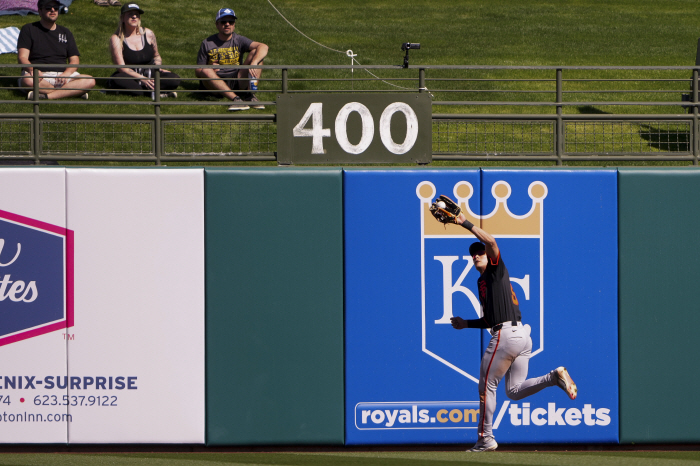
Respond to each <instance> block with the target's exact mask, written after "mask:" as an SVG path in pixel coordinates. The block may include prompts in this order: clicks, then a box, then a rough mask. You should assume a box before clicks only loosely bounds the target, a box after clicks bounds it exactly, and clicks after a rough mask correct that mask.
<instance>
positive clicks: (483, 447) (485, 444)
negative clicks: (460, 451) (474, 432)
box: [467, 437, 498, 453]
mask: <svg viewBox="0 0 700 466" xmlns="http://www.w3.org/2000/svg"><path fill="white" fill-rule="evenodd" d="M496 448H498V444H497V443H496V439H494V438H493V437H491V439H489V440H483V439H479V441H478V442H476V445H474V446H473V447H471V448H470V449H469V450H467V453H481V452H484V451H494V450H495V449H496Z"/></svg>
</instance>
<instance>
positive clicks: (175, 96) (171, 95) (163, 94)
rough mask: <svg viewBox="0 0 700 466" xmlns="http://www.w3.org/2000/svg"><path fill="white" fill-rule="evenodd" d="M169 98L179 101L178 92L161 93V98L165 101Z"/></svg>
mask: <svg viewBox="0 0 700 466" xmlns="http://www.w3.org/2000/svg"><path fill="white" fill-rule="evenodd" d="M167 97H171V98H173V99H177V92H161V93H160V98H161V99H165V98H167Z"/></svg>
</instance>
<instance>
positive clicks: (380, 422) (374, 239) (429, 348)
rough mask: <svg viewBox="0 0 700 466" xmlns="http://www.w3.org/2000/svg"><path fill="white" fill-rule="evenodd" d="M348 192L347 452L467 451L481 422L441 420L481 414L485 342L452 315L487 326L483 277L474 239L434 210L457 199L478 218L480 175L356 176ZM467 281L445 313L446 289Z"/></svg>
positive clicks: (348, 177) (348, 181) (350, 177)
mask: <svg viewBox="0 0 700 466" xmlns="http://www.w3.org/2000/svg"><path fill="white" fill-rule="evenodd" d="M460 186H461V187H460ZM344 190H345V218H346V221H345V271H346V272H345V283H346V297H345V306H346V307H345V339H346V343H345V347H346V353H345V357H346V365H345V371H346V377H345V379H346V405H345V410H346V412H345V419H346V422H345V423H346V443H347V444H349V445H353V444H390V443H393V444H402V443H447V442H452V443H457V442H464V441H465V438H466V436H469V435H472V434H473V435H475V432H476V419H473V421H472V420H471V419H470V420H469V421H467V422H465V421H464V419H463V416H460V419H459V422H442V421H441V420H440V419H448V418H447V417H446V416H447V412H448V411H445V412H444V413H441V414H439V415H438V412H439V411H440V410H441V409H445V408H447V409H448V410H453V409H456V410H457V411H458V412H463V411H464V410H473V409H476V410H477V411H478V409H479V403H478V401H479V396H478V393H477V390H476V382H477V381H478V379H479V361H480V359H481V355H480V335H479V332H473V333H472V334H467V331H463V332H458V331H456V330H454V329H453V328H452V326H451V325H450V323H449V322H450V321H449V317H451V316H452V313H454V315H456V316H461V317H463V318H465V319H476V318H478V312H479V303H478V298H476V294H475V293H477V291H476V277H477V276H478V273H477V272H476V270H475V269H473V267H471V262H470V261H471V259H470V258H467V257H465V256H468V252H467V251H468V248H469V244H471V243H472V242H473V241H475V238H474V236H473V235H472V234H471V233H469V232H468V231H467V230H465V229H464V228H462V227H458V226H456V225H447V226H446V227H443V225H441V224H439V223H438V222H437V221H436V220H435V219H434V218H433V217H432V216H431V215H430V213H429V211H428V206H429V205H430V203H431V202H432V200H433V198H434V197H435V196H436V195H439V194H445V195H447V196H449V197H451V198H452V199H455V197H456V196H455V194H454V191H455V190H458V191H459V192H460V193H461V197H462V198H469V202H470V203H471V205H475V206H476V207H475V210H477V211H478V206H479V191H480V189H479V170H464V171H451V170H449V171H448V170H442V171H440V170H361V169H350V170H346V171H345V181H344ZM372 206H375V207H376V209H374V210H372V209H371V207H372ZM474 223H478V221H474ZM464 271H467V274H466V276H465V277H462V279H463V284H464V289H463V290H461V291H458V292H456V293H454V294H448V296H449V297H448V299H449V304H450V308H451V310H447V311H446V310H445V306H443V298H444V293H445V292H444V291H443V282H450V285H452V284H453V283H454V282H458V281H459V280H460V277H461V276H462V275H463V272H464ZM446 274H448V275H449V276H446ZM475 274H476V275H475ZM465 290H467V291H465ZM474 303H475V306H476V307H474ZM446 314H447V315H446ZM443 414H444V416H443ZM436 416H440V419H437V418H436Z"/></svg>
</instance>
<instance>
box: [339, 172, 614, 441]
mask: <svg viewBox="0 0 700 466" xmlns="http://www.w3.org/2000/svg"><path fill="white" fill-rule="evenodd" d="M344 176H345V179H344V196H345V204H344V205H345V282H346V288H345V289H346V292H345V293H346V294H345V296H346V297H345V299H346V303H345V320H346V323H345V329H346V330H345V331H346V340H345V341H346V343H345V345H346V365H345V367H346V378H345V380H346V443H347V444H392V443H464V444H470V443H474V442H476V440H477V431H478V426H479V422H480V421H481V419H480V417H481V415H480V413H479V390H478V382H479V377H480V364H481V357H482V354H483V351H484V350H485V348H486V347H487V345H488V344H489V341H490V339H491V334H490V333H489V332H487V331H482V330H478V329H463V330H456V329H454V328H452V325H451V323H450V322H451V321H450V318H451V317H453V316H459V317H462V318H464V319H477V318H479V317H481V315H482V310H481V306H480V302H479V290H478V288H477V279H478V278H479V271H478V270H477V269H476V267H475V265H474V263H473V260H472V257H471V256H470V255H469V252H468V248H469V245H470V244H471V243H472V242H474V241H475V237H474V236H473V235H472V233H471V232H469V231H468V230H466V229H464V228H462V227H459V226H456V225H447V226H444V225H442V224H440V223H438V222H437V221H436V220H435V219H434V218H433V217H432V216H431V215H430V213H429V210H428V207H429V205H430V204H431V202H432V201H433V200H434V198H435V197H436V196H438V195H440V194H445V195H447V196H449V197H451V198H452V199H454V200H455V201H456V202H458V203H459V204H460V205H461V207H462V210H463V211H464V213H465V215H466V217H467V218H468V219H470V221H472V223H474V224H475V225H481V227H482V228H483V229H484V230H486V231H487V232H489V233H490V234H492V235H493V236H494V238H495V239H496V241H497V243H498V247H499V249H500V252H501V258H502V260H503V263H504V264H507V268H508V270H509V272H510V279H511V287H512V295H513V296H512V299H513V300H514V301H515V302H517V303H518V304H519V308H520V310H521V314H522V324H523V325H524V328H525V330H526V331H527V332H528V333H529V335H530V338H531V340H532V349H531V353H530V357H529V358H527V357H526V356H520V357H519V358H518V359H519V360H520V361H521V362H522V361H523V360H527V361H529V368H528V369H529V370H528V377H530V378H532V377H539V376H547V374H549V373H550V372H551V371H552V370H554V369H556V368H557V367H559V366H565V367H567V369H568V371H569V373H570V374H571V376H572V378H573V379H574V381H575V382H576V384H577V385H578V390H579V392H578V397H577V398H576V399H575V400H570V399H569V397H568V396H567V394H566V393H565V392H564V391H563V390H561V389H560V388H558V387H557V386H556V385H552V386H549V385H550V383H549V382H547V383H545V384H544V385H546V386H545V387H544V388H543V389H542V390H541V391H539V392H537V393H534V394H532V395H530V396H528V397H526V398H523V397H522V396H520V395H518V394H517V393H515V391H514V390H513V388H512V386H511V393H510V394H511V396H512V397H513V399H510V398H508V396H507V394H506V390H505V386H506V385H507V384H508V382H509V381H510V382H511V385H513V384H512V382H513V380H516V377H515V376H513V379H512V380H510V376H511V375H512V374H510V373H507V374H506V375H505V377H504V379H503V380H501V383H500V385H499V387H498V389H497V392H496V405H495V411H494V416H493V421H492V426H493V433H494V435H495V438H496V440H497V441H498V442H499V443H542V442H550V443H562V442H582V443H583V442H617V441H618V417H619V414H618V375H617V374H618V369H617V367H618V358H617V176H616V172H615V171H614V170H596V171H587V170H580V171H575V170H568V171H554V170H552V171H545V170H532V171H509V170H483V171H481V170H405V171H397V170H394V171H383V170H346V171H345V173H344ZM379 203H382V204H385V205H386V207H385V206H382V207H383V209H382V212H379V210H377V212H376V215H372V214H371V212H372V211H371V210H370V209H368V206H374V205H378V204H379ZM546 380H548V381H549V380H551V383H554V378H547V379H546ZM524 385H526V384H523V386H524Z"/></svg>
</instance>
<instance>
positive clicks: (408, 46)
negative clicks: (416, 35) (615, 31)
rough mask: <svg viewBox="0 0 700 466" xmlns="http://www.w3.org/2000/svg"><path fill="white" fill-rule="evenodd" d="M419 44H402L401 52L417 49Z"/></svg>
mask: <svg viewBox="0 0 700 466" xmlns="http://www.w3.org/2000/svg"><path fill="white" fill-rule="evenodd" d="M419 48H420V44H415V43H411V42H404V43H403V44H401V50H409V49H419Z"/></svg>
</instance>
